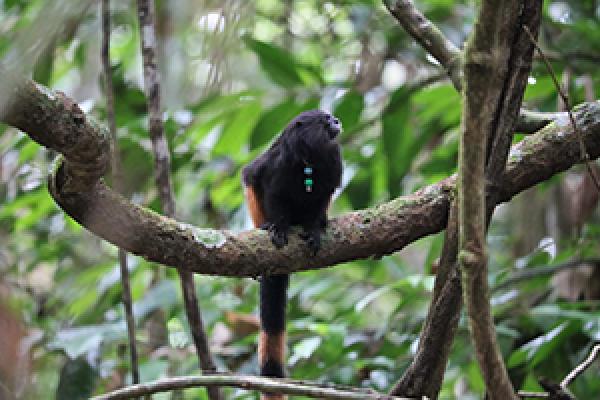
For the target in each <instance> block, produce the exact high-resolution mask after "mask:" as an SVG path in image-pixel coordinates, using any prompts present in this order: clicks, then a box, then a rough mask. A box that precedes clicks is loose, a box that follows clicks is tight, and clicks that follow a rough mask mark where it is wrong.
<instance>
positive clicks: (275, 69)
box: [244, 36, 323, 88]
mask: <svg viewBox="0 0 600 400" xmlns="http://www.w3.org/2000/svg"><path fill="white" fill-rule="evenodd" d="M244 42H245V43H246V46H248V48H249V49H250V50H252V51H253V52H254V53H255V54H256V55H257V56H258V59H259V61H260V66H261V67H262V69H263V70H264V71H265V72H266V73H267V75H269V78H271V80H272V81H273V82H275V83H276V84H278V85H280V86H282V87H284V88H293V87H296V86H303V85H307V84H311V83H322V82H323V78H322V77H321V73H320V71H319V70H318V69H317V68H315V67H314V66H309V65H303V64H301V63H299V62H297V61H296V60H295V58H294V56H293V55H292V53H290V52H288V51H287V50H285V49H283V48H281V47H278V46H275V45H273V44H270V43H266V42H262V41H260V40H256V39H253V38H251V37H249V36H245V37H244Z"/></svg>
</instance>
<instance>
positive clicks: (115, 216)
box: [0, 82, 600, 277]
mask: <svg viewBox="0 0 600 400" xmlns="http://www.w3.org/2000/svg"><path fill="white" fill-rule="evenodd" d="M10 95H11V97H12V98H14V100H15V101H14V102H13V103H12V106H11V107H10V108H9V109H8V110H6V111H7V112H6V113H4V114H3V115H2V116H0V120H2V121H4V122H6V123H8V124H10V125H12V126H15V127H17V128H19V129H21V130H22V131H24V132H26V133H27V134H28V135H29V136H30V137H31V138H32V139H34V140H35V141H37V142H38V143H40V144H43V145H44V146H46V147H49V148H52V149H55V150H57V151H59V152H61V153H63V155H64V157H65V159H66V160H65V161H63V162H60V163H59V164H58V166H57V168H55V170H54V171H53V173H52V174H51V176H50V178H49V181H50V192H51V194H52V196H53V197H54V199H55V200H56V202H57V203H58V204H59V205H60V206H61V207H62V208H63V209H64V210H65V212H67V213H68V214H69V215H71V216H72V217H74V218H75V219H76V220H77V221H78V222H79V223H81V224H82V225H83V226H84V227H86V228H87V229H89V230H90V231H92V232H94V233H96V234H97V235H98V236H100V237H102V238H104V239H106V240H107V241H109V242H111V243H113V244H115V245H117V246H122V247H123V248H124V249H126V250H127V251H129V252H131V253H134V254H138V255H140V256H142V257H144V258H146V259H147V260H149V261H154V262H158V263H161V264H165V265H168V266H174V267H178V268H183V269H186V270H189V271H192V272H197V273H202V274H211V275H222V276H239V277H241V276H246V277H255V276H259V275H261V274H265V273H290V272H294V271H302V270H307V269H316V268H323V267H326V266H330V265H335V264H339V263H342V262H345V261H351V260H355V259H360V258H368V257H372V256H381V255H385V254H390V253H393V252H395V251H397V250H400V249H402V248H403V247H405V246H406V245H408V244H409V243H411V242H413V241H415V240H417V239H419V238H422V237H424V236H427V235H430V234H433V233H436V232H439V231H440V230H442V229H444V228H445V225H446V220H447V214H448V205H449V203H450V200H451V198H452V192H453V189H454V178H453V177H451V178H447V179H444V180H442V181H440V182H438V183H436V184H433V185H429V186H426V187H424V188H423V189H421V190H420V191H418V192H417V193H414V194H412V195H409V196H404V197H400V198H397V199H395V200H392V201H390V202H387V203H384V204H381V205H379V206H376V207H373V208H370V209H365V210H361V211H355V212H351V213H347V214H345V215H343V216H340V217H338V218H334V219H333V220H332V221H331V224H330V227H329V228H328V230H327V232H326V234H325V237H324V238H323V240H324V246H323V248H322V250H321V251H319V253H318V254H317V255H316V256H315V257H312V256H310V251H309V249H308V248H306V245H305V243H304V242H303V241H302V240H301V239H299V238H297V237H296V235H292V237H291V238H290V244H289V245H288V246H286V247H285V248H283V249H281V250H276V249H274V248H273V246H272V244H271V242H270V240H269V238H268V234H267V233H265V232H264V231H260V230H252V231H247V232H241V233H233V232H229V231H219V230H212V229H200V228H196V227H193V226H190V225H187V224H184V223H181V222H178V221H175V220H172V219H169V218H166V217H163V216H161V215H158V214H156V213H154V212H152V211H150V210H147V209H144V208H143V207H140V206H137V205H133V204H131V203H130V202H129V201H127V200H125V199H123V198H122V197H121V196H119V195H118V194H116V193H114V192H113V191H112V190H110V189H109V188H108V187H106V185H104V184H103V183H102V182H101V181H98V179H99V178H100V177H101V176H102V175H103V174H104V172H105V171H106V168H107V165H108V162H109V159H108V154H109V149H108V140H107V133H106V132H105V130H103V129H102V128H100V127H99V126H98V125H96V124H95V123H93V121H91V119H90V118H88V117H86V115H84V114H83V113H82V112H81V110H80V109H79V108H78V107H77V105H76V104H75V103H73V102H72V101H71V100H69V99H68V98H66V97H65V96H64V95H57V94H55V93H51V92H50V91H48V90H47V89H46V88H44V87H41V86H39V85H37V84H35V83H32V82H27V83H25V84H24V85H21V86H19V88H18V89H14V90H12V91H11V93H10ZM575 117H576V118H577V120H578V125H579V127H580V129H581V133H582V135H583V138H584V140H585V142H586V148H587V149H588V152H589V153H590V157H592V158H597V157H598V156H599V155H600V102H595V103H586V104H584V105H582V106H581V107H579V108H578V109H577V110H576V111H575ZM559 122H560V121H559ZM578 160H579V145H578V142H577V138H576V137H575V135H574V134H573V132H572V128H571V126H570V125H569V124H568V121H565V123H562V122H561V123H559V124H551V125H549V126H548V127H546V128H544V129H543V130H541V131H540V132H539V133H538V134H536V135H532V136H528V137H527V138H525V139H524V140H523V141H522V142H520V143H518V144H517V145H515V146H513V148H512V151H511V153H510V155H509V159H508V164H507V170H506V172H505V173H504V174H503V176H502V179H501V180H500V182H499V184H498V186H497V187H498V190H499V198H498V201H508V200H510V198H511V197H512V196H514V195H515V194H517V193H519V192H521V191H523V190H524V189H526V188H529V187H531V186H534V185H536V184H537V183H540V182H543V181H545V180H547V179H548V178H550V177H551V176H552V175H554V174H556V173H559V172H561V171H564V170H566V169H568V168H570V167H571V166H572V165H574V164H575V163H577V162H578Z"/></svg>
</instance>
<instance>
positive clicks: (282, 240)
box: [269, 226, 288, 249]
mask: <svg viewBox="0 0 600 400" xmlns="http://www.w3.org/2000/svg"><path fill="white" fill-rule="evenodd" d="M269 234H270V236H271V242H273V244H274V245H275V247H277V248H278V249H280V248H282V247H283V246H285V245H286V244H287V243H288V238H287V232H286V231H284V230H281V229H278V228H276V227H275V226H273V227H272V229H271V230H270V231H269Z"/></svg>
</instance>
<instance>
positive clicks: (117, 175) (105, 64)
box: [102, 0, 140, 384]
mask: <svg viewBox="0 0 600 400" xmlns="http://www.w3.org/2000/svg"><path fill="white" fill-rule="evenodd" d="M110 33H111V26H110V0H102V69H103V71H104V85H105V92H106V93H105V94H106V118H107V119H108V126H109V130H110V137H111V145H112V146H111V147H112V158H111V164H112V177H113V184H114V186H115V190H117V191H118V192H119V193H122V192H123V181H122V175H121V173H122V171H121V157H120V155H119V144H118V140H117V127H116V123H115V100H114V91H113V84H112V69H111V65H110ZM119 267H120V270H121V285H122V287H123V288H122V294H121V297H122V298H123V308H124V310H125V321H126V323H127V338H128V341H129V355H130V359H131V381H132V382H133V383H134V384H135V383H139V381H140V371H139V367H138V353H137V345H136V343H135V319H134V318H133V305H132V301H131V285H130V282H129V269H128V268H127V253H126V252H125V250H123V249H122V248H119Z"/></svg>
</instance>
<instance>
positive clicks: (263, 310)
mask: <svg viewBox="0 0 600 400" xmlns="http://www.w3.org/2000/svg"><path fill="white" fill-rule="evenodd" d="M288 283H289V275H269V276H263V277H262V278H261V279H260V325H261V326H260V327H261V329H262V330H263V331H265V332H266V333H270V334H278V333H281V332H283V330H284V329H285V306H286V302H287V299H286V290H287V287H288Z"/></svg>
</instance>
